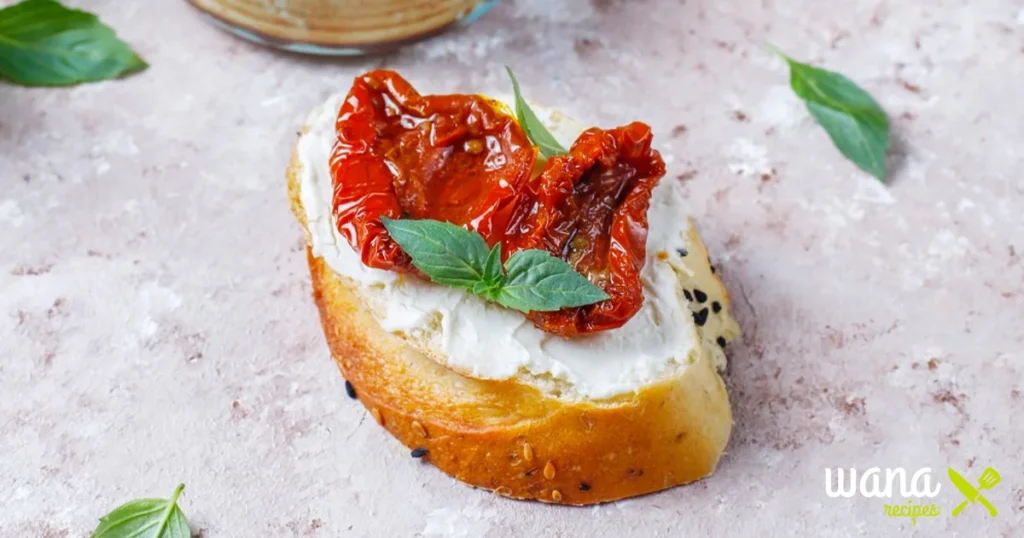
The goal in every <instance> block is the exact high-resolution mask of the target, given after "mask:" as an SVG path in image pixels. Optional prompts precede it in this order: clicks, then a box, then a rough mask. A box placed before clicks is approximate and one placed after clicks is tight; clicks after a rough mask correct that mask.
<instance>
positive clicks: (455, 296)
mask: <svg viewBox="0 0 1024 538" xmlns="http://www.w3.org/2000/svg"><path fill="white" fill-rule="evenodd" d="M343 99H344V96H343V95H337V96H334V97H332V98H331V99H329V100H328V101H327V102H326V103H324V104H323V105H322V106H320V107H318V108H317V109H315V110H314V111H313V112H312V113H311V114H310V116H309V118H308V119H307V124H306V125H307V129H308V130H307V132H306V133H305V134H303V135H302V137H301V139H300V141H299V146H298V158H299V161H300V164H301V176H300V185H301V187H300V188H301V193H300V197H301V202H302V206H303V207H304V208H305V212H306V220H307V225H308V229H309V233H310V236H311V242H312V245H311V247H312V250H313V254H314V255H315V256H319V257H321V258H323V260H324V261H325V262H326V263H327V265H328V266H329V267H330V268H331V269H333V270H334V271H335V272H337V273H339V274H340V275H342V276H345V277H348V278H349V279H351V280H353V281H354V282H355V283H357V284H358V285H359V286H360V287H361V289H360V290H359V293H360V296H361V297H362V298H363V299H364V300H365V301H367V302H368V303H370V304H369V305H368V306H370V307H371V310H372V311H373V312H374V314H375V316H376V317H377V319H378V321H379V323H380V325H381V327H382V328H383V329H384V330H386V331H389V332H393V333H399V334H403V335H413V336H416V337H418V338H426V339H429V340H430V341H431V346H432V348H433V349H434V350H436V353H434V355H437V356H436V357H435V359H437V360H439V361H441V362H443V363H444V364H445V365H446V366H448V367H449V368H452V369H453V370H456V371H458V372H460V373H463V374H465V375H468V376H472V377H477V378H484V379H509V378H513V377H516V376H518V375H520V374H521V373H524V372H528V373H530V374H533V375H534V376H539V377H541V378H543V377H546V376H552V377H553V378H555V379H558V380H561V381H562V382H565V383H569V384H571V385H572V387H573V392H575V393H576V394H578V395H579V396H582V397H585V398H590V399H600V398H608V397H612V396H616V395H619V394H623V393H628V392H632V391H636V390H638V389H639V388H641V387H643V386H645V385H647V384H649V383H651V382H652V381H655V380H657V379H658V378H659V377H660V376H661V375H664V373H665V370H666V369H668V368H672V369H673V370H675V369H678V368H680V367H685V365H686V364H687V362H688V361H689V360H690V355H691V353H693V352H694V349H695V348H696V347H697V346H700V345H702V342H701V338H700V337H699V336H698V334H697V332H696V330H695V328H694V320H693V316H694V314H693V311H691V309H690V308H689V307H688V306H687V305H688V302H687V300H686V299H684V298H683V297H682V296H681V294H682V293H683V292H682V288H683V285H682V279H684V278H687V277H686V276H685V275H681V274H680V271H682V272H683V273H686V272H688V271H689V270H688V269H687V268H686V267H685V266H684V265H683V264H682V263H681V258H680V253H679V251H680V250H682V251H683V252H685V249H687V248H689V247H690V245H689V244H688V241H689V239H688V234H689V232H690V223H689V219H688V218H687V217H686V212H685V210H684V208H683V206H682V203H683V200H682V196H681V193H680V189H679V186H678V185H677V183H676V182H675V181H672V180H663V181H662V182H661V183H660V184H659V185H658V187H657V188H656V189H655V190H654V193H653V196H652V199H651V206H650V211H649V213H648V221H649V229H650V232H649V235H648V239H647V263H646V265H645V266H644V269H643V272H642V278H643V284H644V297H645V301H644V304H643V306H642V308H641V309H640V311H639V312H638V313H637V314H636V315H635V316H634V317H633V318H632V319H630V320H629V321H628V322H627V323H626V324H625V325H624V326H622V327H620V328H618V329H613V330H609V331H604V332H600V333H596V334H592V335H587V336H581V337H575V338H563V337H559V336H555V335H551V334H548V333H545V332H544V331H542V330H540V329H538V328H536V327H534V325H533V324H532V323H530V322H529V321H527V319H526V318H525V317H524V316H523V314H521V313H520V312H517V311H514V310H509V309H506V308H504V307H501V306H499V305H496V304H492V303H487V302H485V301H484V300H483V299H481V298H479V297H477V296H475V295H472V294H470V293H467V292H464V291H461V290H457V289H452V288H448V287H446V286H441V285H438V284H434V283H431V282H426V281H423V280H420V279H418V278H415V277H410V276H406V275H400V274H398V273H394V272H391V271H383V270H378V269H372V268H369V267H366V266H364V265H363V264H362V262H361V261H360V259H359V255H358V253H357V252H356V251H355V250H354V249H353V248H352V247H351V246H350V245H349V244H348V242H347V241H346V240H345V238H344V237H343V236H342V235H341V234H340V233H339V232H338V230H337V229H336V227H335V225H334V218H333V216H332V214H331V213H332V203H331V200H332V193H333V187H332V180H331V174H330V171H329V166H328V161H329V158H330V155H331V151H332V148H333V146H334V141H335V138H336V135H335V119H336V118H337V113H338V110H339V108H340V107H341V104H342V100H343ZM535 110H536V111H537V112H538V115H539V116H541V117H542V119H544V121H545V123H546V124H547V126H548V128H549V129H550V130H551V131H552V133H553V134H554V135H555V137H556V138H558V139H559V141H560V142H561V143H562V144H563V145H565V146H566V147H568V146H569V145H570V144H571V143H572V141H573V140H575V138H576V136H577V135H578V134H579V132H580V131H581V130H582V128H581V127H580V126H579V124H578V123H576V122H574V121H571V120H569V119H567V118H564V117H562V116H561V114H559V113H558V112H553V111H550V110H544V109H541V108H537V109H535ZM701 263H703V262H701ZM673 267H675V269H673ZM691 276H692V275H691Z"/></svg>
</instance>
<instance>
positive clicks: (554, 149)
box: [505, 65, 569, 158]
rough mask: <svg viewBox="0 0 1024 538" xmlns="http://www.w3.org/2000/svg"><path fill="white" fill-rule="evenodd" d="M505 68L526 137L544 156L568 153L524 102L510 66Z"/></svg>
mask: <svg viewBox="0 0 1024 538" xmlns="http://www.w3.org/2000/svg"><path fill="white" fill-rule="evenodd" d="M505 70H506V71H508V78H510V79H512V91H513V92H514V93H515V97H516V119H517V120H519V125H520V126H521V127H522V128H523V131H525V132H526V136H527V138H529V139H530V141H531V142H533V144H534V145H535V146H537V147H538V148H539V149H540V153H541V155H543V156H544V157H547V158H551V157H554V156H555V155H564V154H566V153H569V152H568V151H566V149H565V148H563V147H562V145H561V144H559V143H558V140H555V136H554V135H552V134H551V131H548V128H547V127H544V123H543V122H541V121H540V119H538V118H537V114H535V113H534V112H533V109H532V108H530V105H528V104H527V103H526V99H523V94H522V92H521V91H520V90H519V81H517V80H516V76H515V75H514V74H512V68H511V67H509V66H507V65H506V66H505Z"/></svg>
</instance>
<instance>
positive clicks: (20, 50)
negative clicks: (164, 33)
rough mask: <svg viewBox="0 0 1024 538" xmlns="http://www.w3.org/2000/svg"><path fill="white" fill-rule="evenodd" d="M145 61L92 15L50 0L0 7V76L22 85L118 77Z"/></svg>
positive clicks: (44, 84)
mask: <svg viewBox="0 0 1024 538" xmlns="http://www.w3.org/2000/svg"><path fill="white" fill-rule="evenodd" d="M145 68H146V62H144V61H142V58H139V56H138V55H136V54H135V53H134V52H133V51H132V49H131V47H129V46H128V45H126V44H125V43H124V42H122V41H121V40H119V39H118V38H117V36H116V35H115V34H114V31H113V30H111V29H110V28H109V27H108V26H106V25H104V24H103V23H101V22H100V21H99V19H98V18H96V16H95V15H93V14H91V13H87V12H85V11H80V10H77V9H69V8H66V7H64V6H63V5H61V4H60V2H55V1H54V0H25V1H23V2H20V3H18V4H14V5H13V6H9V7H6V8H4V9H0V78H4V79H7V80H9V81H11V82H14V83H16V84H21V85H24V86H67V85H71V84H77V83H79V82H92V81H96V80H107V79H113V78H117V77H120V76H122V75H125V74H127V73H131V72H133V71H138V70H141V69H145Z"/></svg>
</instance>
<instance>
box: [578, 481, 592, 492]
mask: <svg viewBox="0 0 1024 538" xmlns="http://www.w3.org/2000/svg"><path fill="white" fill-rule="evenodd" d="M580 491H590V484H588V483H586V482H580Z"/></svg>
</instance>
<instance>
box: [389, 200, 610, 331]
mask: <svg viewBox="0 0 1024 538" xmlns="http://www.w3.org/2000/svg"><path fill="white" fill-rule="evenodd" d="M381 222H382V223H383V224H384V227H385V228H387V230H388V233H390V234H391V238H392V239H394V240H395V242H397V243H398V245H399V246H401V247H402V250H404V251H405V252H406V254H408V255H409V256H410V257H411V258H412V263H413V265H415V266H416V268H417V269H419V270H420V271H422V272H423V274H425V275H427V276H428V277H430V279H431V280H433V281H434V282H437V283H439V284H445V285H448V286H451V287H453V288H459V289H464V290H467V291H469V292H472V293H474V294H476V295H479V296H481V297H483V298H484V299H487V300H489V301H493V302H497V303H498V304H501V305H502V306H506V307H508V308H514V309H516V310H519V311H522V312H530V311H539V312H548V311H552V310H558V309H560V308H566V307H575V306H583V305H588V304H591V303H596V302H599V301H603V300H605V299H608V295H607V294H606V293H605V292H604V291H602V290H601V288H598V287H597V286H595V285H594V284H592V283H591V282H590V281H589V280H587V279H586V278H585V277H584V276H583V275H581V274H579V273H577V272H576V271H575V270H573V268H572V266H570V265H569V264H568V263H566V262H564V261H562V260H560V259H558V258H556V257H554V256H552V255H551V254H550V253H548V252H547V251H543V250H535V249H531V250H523V251H519V252H516V253H515V254H513V255H512V256H510V257H509V259H508V262H506V263H505V270H507V271H508V274H507V275H506V274H505V271H503V270H502V266H501V244H500V243H498V244H495V245H494V247H493V248H491V249H488V248H487V243H485V242H484V239H483V237H481V236H480V234H478V233H477V232H471V231H469V230H467V229H465V228H462V227H461V226H456V225H454V224H451V223H448V222H440V221H436V220H429V219H422V220H417V219H397V220H396V219H389V218H387V217H382V218H381Z"/></svg>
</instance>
